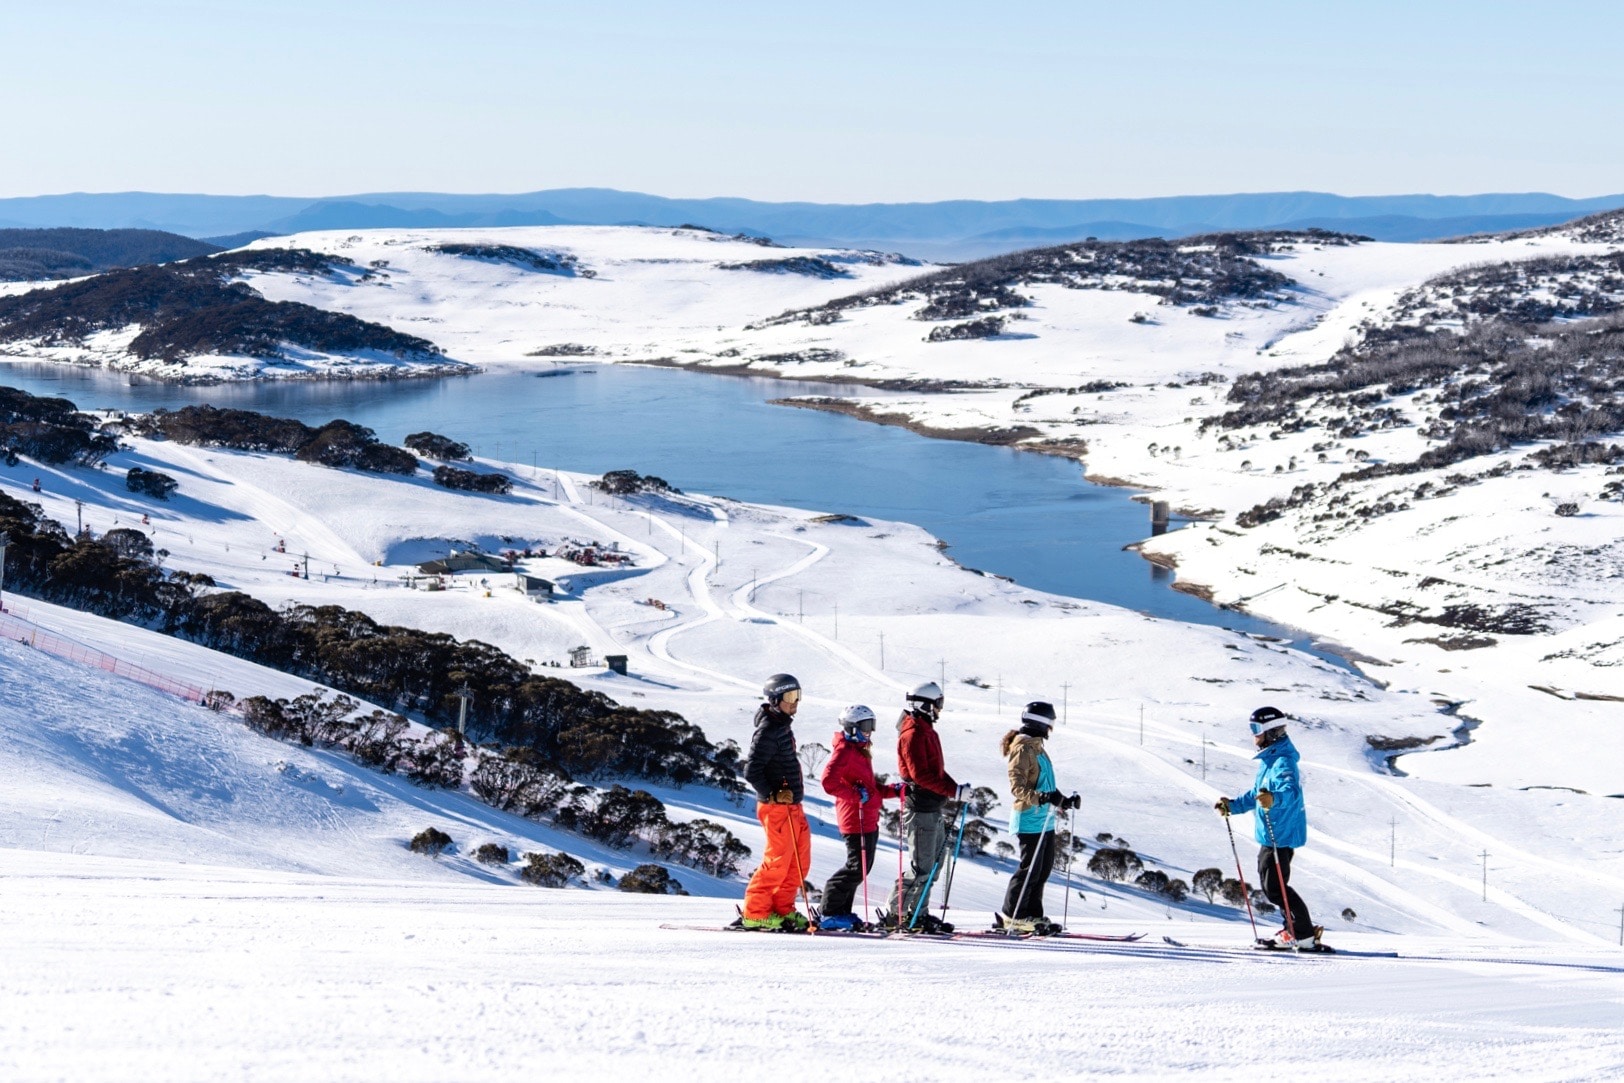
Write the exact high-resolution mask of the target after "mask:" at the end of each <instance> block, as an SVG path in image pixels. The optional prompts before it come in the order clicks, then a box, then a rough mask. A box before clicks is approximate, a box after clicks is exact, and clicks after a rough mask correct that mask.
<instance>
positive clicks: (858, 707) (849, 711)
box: [840, 703, 874, 742]
mask: <svg viewBox="0 0 1624 1083" xmlns="http://www.w3.org/2000/svg"><path fill="white" fill-rule="evenodd" d="M840 728H841V729H843V730H845V731H846V739H847V740H851V741H863V742H867V741H871V740H873V735H874V712H873V711H871V710H869V709H868V708H867V707H865V706H863V705H862V704H861V703H854V704H852V705H851V706H850V707H847V708H846V709H845V710H844V711H841V712H840Z"/></svg>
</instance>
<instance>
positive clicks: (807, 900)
mask: <svg viewBox="0 0 1624 1083" xmlns="http://www.w3.org/2000/svg"><path fill="white" fill-rule="evenodd" d="M791 807H792V808H793V807H795V806H791ZM803 820H804V816H803ZM789 834H790V839H791V841H792V842H793V844H794V846H795V878H796V889H797V890H798V891H799V892H800V895H801V905H802V906H804V907H806V918H807V921H809V922H810V921H811V920H812V918H813V917H814V916H815V915H814V913H813V910H812V898H811V896H809V895H807V893H806V873H805V872H804V871H802V869H801V843H800V840H799V839H797V838H795V815H794V814H793V813H791V814H790V818H789ZM806 843H807V846H806V848H807V850H808V851H810V850H811V849H812V825H810V824H808V825H807V828H806Z"/></svg>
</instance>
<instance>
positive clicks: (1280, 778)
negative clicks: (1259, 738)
mask: <svg viewBox="0 0 1624 1083" xmlns="http://www.w3.org/2000/svg"><path fill="white" fill-rule="evenodd" d="M1253 758H1254V759H1256V760H1257V761H1258V768H1257V778H1256V779H1254V780H1253V782H1252V788H1251V789H1250V790H1247V791H1246V792H1245V793H1243V794H1241V795H1240V796H1239V797H1231V798H1230V799H1229V811H1230V812H1251V811H1252V810H1253V809H1254V808H1256V807H1257V793H1258V791H1259V790H1268V791H1269V792H1270V793H1271V794H1273V795H1274V808H1272V809H1270V810H1269V823H1270V824H1271V825H1273V827H1274V842H1273V845H1275V846H1279V847H1282V848H1289V849H1293V850H1295V849H1296V848H1297V847H1299V846H1302V845H1304V844H1305V843H1307V842H1308V810H1307V808H1306V807H1305V806H1304V805H1303V782H1302V775H1301V774H1300V773H1299V772H1298V771H1297V761H1298V760H1300V759H1302V756H1301V754H1299V753H1298V751H1297V746H1296V745H1294V744H1292V743H1291V738H1290V737H1282V738H1280V740H1278V741H1276V742H1275V743H1274V744H1272V745H1270V746H1269V747H1268V748H1265V749H1261V750H1260V751H1259V752H1258V754H1257V755H1256V756H1254V757H1253ZM1252 834H1253V836H1254V837H1255V838H1256V839H1257V841H1258V845H1259V846H1268V845H1270V841H1269V832H1268V828H1266V827H1265V826H1264V824H1263V815H1262V813H1258V814H1257V815H1254V816H1253V817H1252Z"/></svg>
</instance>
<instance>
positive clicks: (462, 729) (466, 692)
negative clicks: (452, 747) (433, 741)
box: [451, 683, 474, 739]
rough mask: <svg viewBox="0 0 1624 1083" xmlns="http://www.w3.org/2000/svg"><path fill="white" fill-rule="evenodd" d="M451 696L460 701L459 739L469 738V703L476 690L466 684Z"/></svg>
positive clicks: (458, 711) (458, 714)
mask: <svg viewBox="0 0 1624 1083" xmlns="http://www.w3.org/2000/svg"><path fill="white" fill-rule="evenodd" d="M451 694H452V695H453V696H456V697H457V699H458V701H459V705H458V707H457V737H458V738H459V739H462V738H466V737H467V736H468V701H469V700H471V699H473V698H474V690H473V689H472V688H469V687H468V685H467V684H466V683H465V684H463V686H462V687H461V688H458V689H457V690H456V691H455V692H453V693H451Z"/></svg>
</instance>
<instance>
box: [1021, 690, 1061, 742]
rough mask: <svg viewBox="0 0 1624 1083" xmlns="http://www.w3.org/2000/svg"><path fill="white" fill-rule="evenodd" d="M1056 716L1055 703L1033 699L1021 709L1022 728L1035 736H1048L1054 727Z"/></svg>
mask: <svg viewBox="0 0 1624 1083" xmlns="http://www.w3.org/2000/svg"><path fill="white" fill-rule="evenodd" d="M1054 718H1055V715H1054V704H1052V703H1047V702H1045V701H1043V700H1041V699H1037V700H1033V701H1032V702H1031V703H1028V704H1027V705H1026V707H1025V708H1024V709H1023V710H1022V711H1021V729H1023V730H1025V731H1026V732H1028V733H1030V734H1032V736H1034V737H1047V736H1049V731H1050V730H1052V729H1054Z"/></svg>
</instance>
